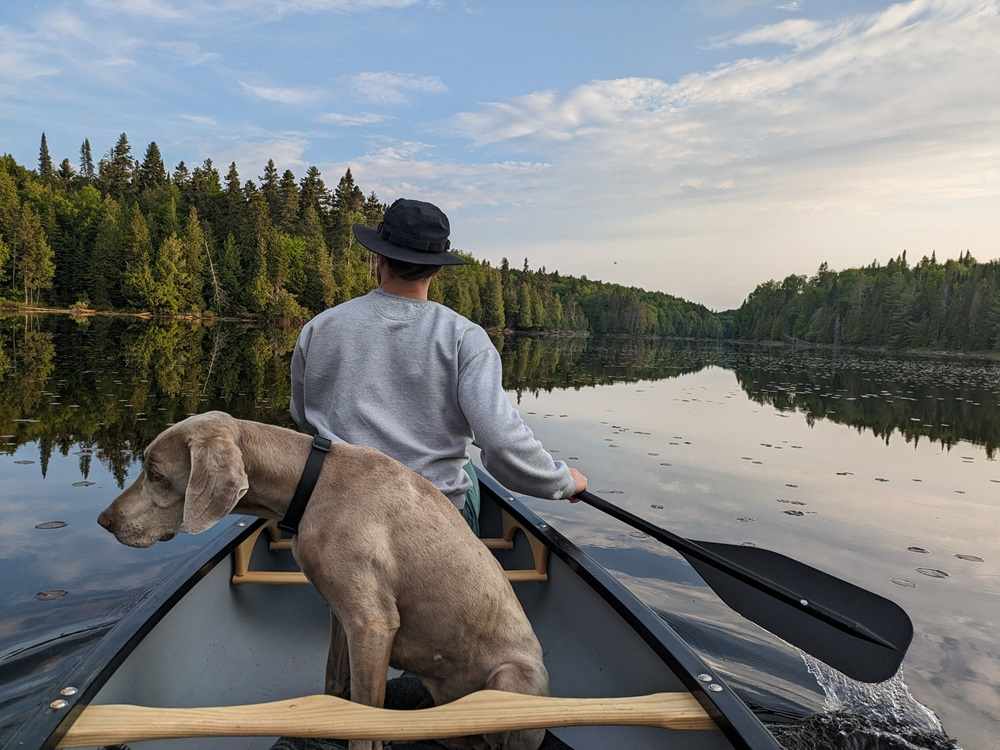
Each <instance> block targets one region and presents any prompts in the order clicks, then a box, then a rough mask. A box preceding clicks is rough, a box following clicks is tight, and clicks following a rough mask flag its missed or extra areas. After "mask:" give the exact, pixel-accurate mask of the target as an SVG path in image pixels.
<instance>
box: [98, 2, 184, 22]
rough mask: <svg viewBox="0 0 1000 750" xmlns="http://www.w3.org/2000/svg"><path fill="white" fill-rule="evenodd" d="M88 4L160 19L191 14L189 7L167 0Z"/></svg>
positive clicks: (164, 19) (101, 8)
mask: <svg viewBox="0 0 1000 750" xmlns="http://www.w3.org/2000/svg"><path fill="white" fill-rule="evenodd" d="M87 4H88V5H90V6H91V7H93V8H97V9H99V10H104V11H111V12H114V13H127V14H128V15H133V16H142V17H145V18H155V19H157V20H160V21H176V20H180V19H183V18H187V17H188V16H189V13H188V9H185V8H183V7H178V6H177V5H176V4H174V3H172V2H168V1H167V0H87Z"/></svg>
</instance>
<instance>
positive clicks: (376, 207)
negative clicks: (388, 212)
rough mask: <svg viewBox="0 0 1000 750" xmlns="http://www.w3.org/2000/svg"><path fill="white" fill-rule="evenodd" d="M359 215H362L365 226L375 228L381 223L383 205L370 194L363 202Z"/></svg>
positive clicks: (383, 210) (373, 194) (383, 212)
mask: <svg viewBox="0 0 1000 750" xmlns="http://www.w3.org/2000/svg"><path fill="white" fill-rule="evenodd" d="M361 213H362V214H363V215H364V224H365V226H366V227H372V228H375V227H377V226H378V225H379V224H381V223H382V217H383V216H384V215H385V204H384V203H382V201H380V200H379V199H378V196H377V195H375V193H374V192H372V193H371V194H370V195H369V196H368V198H367V199H366V200H365V205H364V208H363V209H362V211H361Z"/></svg>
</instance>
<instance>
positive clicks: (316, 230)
mask: <svg viewBox="0 0 1000 750" xmlns="http://www.w3.org/2000/svg"><path fill="white" fill-rule="evenodd" d="M384 210H385V204H383V203H382V202H381V200H380V199H379V198H378V196H376V195H375V193H369V194H368V195H367V197H366V196H365V194H364V193H363V192H362V190H361V188H360V187H359V186H358V185H357V184H356V182H355V180H354V177H353V175H352V174H351V172H350V169H348V170H347V171H346V173H345V174H344V175H343V176H342V177H341V178H340V180H339V181H338V183H337V185H336V187H334V188H333V189H329V188H328V187H327V186H326V185H325V184H324V181H323V179H322V176H321V174H320V171H319V169H317V168H316V167H315V166H311V167H309V168H308V169H307V170H306V172H305V174H304V175H303V176H302V177H301V178H296V176H295V174H294V173H293V172H292V171H291V170H288V169H286V170H284V171H280V170H279V169H278V167H277V166H276V165H275V163H274V161H273V160H268V162H267V165H266V166H265V168H264V173H263V174H262V175H260V177H259V178H257V179H256V180H253V179H247V180H244V179H243V178H242V177H241V175H240V173H239V170H238V168H237V165H236V163H235V162H234V163H231V164H230V165H229V167H228V169H227V170H226V171H225V175H224V176H223V175H222V174H221V173H220V170H219V169H217V168H216V166H215V165H214V164H213V163H212V160H211V159H206V160H205V161H204V162H203V163H202V164H200V165H197V166H195V167H193V168H190V167H189V166H188V165H187V164H185V163H184V162H183V161H181V162H180V163H178V164H177V165H176V166H175V167H174V169H173V170H172V171H168V169H167V168H166V166H165V164H164V161H163V158H162V155H161V153H160V150H159V147H158V146H157V144H156V143H155V142H152V143H150V144H149V145H148V146H147V147H146V150H145V153H144V155H143V158H142V159H141V160H140V159H136V158H134V157H133V155H132V147H131V145H130V143H129V141H128V136H127V135H126V134H125V133H122V134H121V135H120V136H119V138H118V140H117V141H116V143H115V144H114V146H113V147H112V148H111V149H109V150H108V152H107V153H106V154H105V155H104V156H103V157H102V158H100V159H98V160H97V161H96V163H95V159H94V155H93V151H92V148H91V144H90V141H89V139H88V140H84V141H83V143H82V144H81V146H80V152H79V159H78V163H77V165H76V166H74V164H73V163H72V162H71V161H70V160H69V159H68V158H67V159H63V160H62V161H61V162H60V163H59V166H58V167H56V166H55V164H54V160H53V158H52V156H51V153H50V151H49V146H48V141H47V139H46V137H45V134H44V133H43V134H42V138H41V143H40V145H39V155H38V164H37V167H36V168H35V169H28V168H26V167H24V166H22V165H19V164H18V163H17V162H16V161H15V160H14V158H13V157H12V156H10V155H6V156H4V157H2V158H0V298H6V299H8V300H12V301H13V300H16V301H18V302H21V303H23V304H26V305H38V304H42V303H48V304H54V305H60V306H71V305H78V306H81V307H95V308H99V309H121V310H148V311H152V312H154V313H164V314H193V315H203V314H208V313H210V314H215V315H236V316H253V317H265V318H270V319H285V320H296V321H297V320H301V319H305V318H307V317H309V316H311V315H313V314H315V313H317V312H319V311H320V310H322V309H324V308H326V307H328V306H330V305H334V304H337V303H339V302H343V301H345V300H348V299H351V298H353V297H355V296H357V295H359V294H364V293H365V292H367V291H368V290H370V289H371V288H372V287H373V286H374V285H375V279H374V275H373V273H372V270H371V265H370V261H369V253H368V252H367V251H366V250H365V249H364V248H363V247H361V246H360V245H359V244H358V243H357V242H356V241H355V240H354V236H353V233H352V231H351V227H352V225H353V224H355V223H361V224H365V225H367V226H376V225H377V224H378V223H379V222H380V221H381V219H382V215H383V212H384ZM468 259H469V261H470V263H469V264H468V265H465V266H460V267H450V268H446V269H444V270H443V271H442V272H441V273H440V274H438V275H437V276H436V277H435V279H434V282H433V283H432V285H431V290H430V295H431V298H432V299H434V300H436V301H439V302H442V303H444V304H447V305H449V306H450V307H452V308H454V309H455V310H457V311H458V312H459V313H461V314H463V315H465V316H467V317H469V318H471V319H472V320H474V321H476V322H477V323H480V324H481V325H483V326H484V327H486V328H490V329H515V330H522V331H562V330H565V331H592V332H595V333H622V334H633V335H668V336H690V337H716V336H718V335H720V334H721V332H722V328H721V324H720V321H719V320H718V318H717V316H716V315H715V314H714V313H712V312H711V311H710V310H708V309H707V308H706V307H704V306H702V305H697V304H693V303H691V302H688V301H686V300H683V299H680V298H677V297H673V296H670V295H667V294H662V293H658V292H647V291H644V290H641V289H637V288H634V287H625V286H622V285H619V284H607V283H603V282H600V281H591V280H588V279H587V278H586V277H573V276H565V275H561V274H559V273H558V272H557V271H552V272H548V271H546V269H545V268H538V269H534V270H532V269H531V268H530V267H529V265H528V261H527V259H525V260H524V263H523V265H522V267H520V268H516V267H512V266H511V264H510V263H509V262H508V261H507V260H506V259H505V260H504V261H503V262H502V263H501V264H500V265H499V266H493V265H491V264H490V263H489V262H487V261H477V260H475V259H474V258H473V257H472V256H471V255H468Z"/></svg>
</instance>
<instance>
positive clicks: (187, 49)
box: [154, 40, 221, 65]
mask: <svg viewBox="0 0 1000 750" xmlns="http://www.w3.org/2000/svg"><path fill="white" fill-rule="evenodd" d="M154 46H155V47H157V48H159V49H162V50H164V51H166V52H169V53H170V54H172V55H174V56H175V57H177V58H179V59H180V60H181V61H182V62H184V63H185V64H186V65H203V64H204V63H207V62H210V61H212V60H218V59H219V58H220V57H221V55H219V54H218V53H217V52H208V51H207V50H204V49H202V48H201V45H199V44H198V43H197V42H189V41H181V40H175V41H169V42H155V43H154Z"/></svg>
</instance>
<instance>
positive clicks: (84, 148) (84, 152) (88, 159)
mask: <svg viewBox="0 0 1000 750" xmlns="http://www.w3.org/2000/svg"><path fill="white" fill-rule="evenodd" d="M94 176H95V174H94V156H93V154H91V152H90V139H89V138H84V139H83V143H82V144H80V177H81V178H82V179H83V180H84V181H85V182H86V183H87V184H90V183H91V182H93V181H94Z"/></svg>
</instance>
